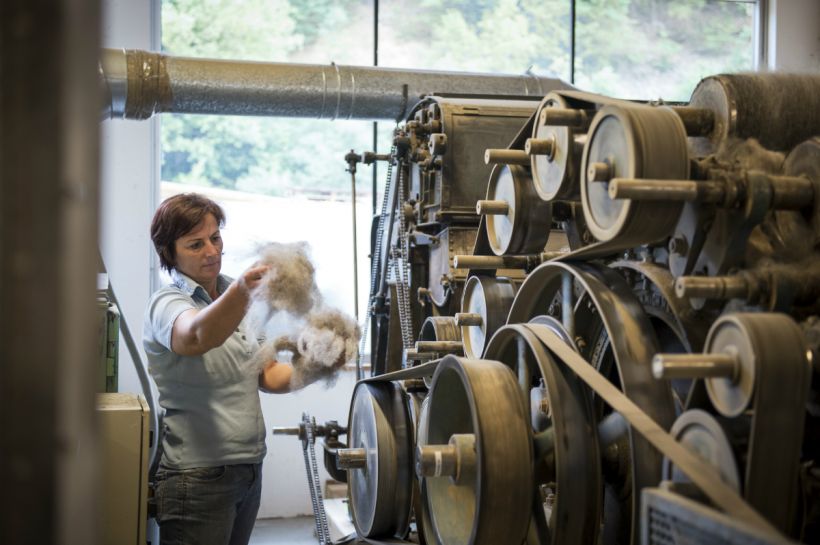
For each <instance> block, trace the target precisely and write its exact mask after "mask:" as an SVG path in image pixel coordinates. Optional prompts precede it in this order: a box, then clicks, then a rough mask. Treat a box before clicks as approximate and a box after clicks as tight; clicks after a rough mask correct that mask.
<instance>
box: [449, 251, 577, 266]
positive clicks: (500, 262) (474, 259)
mask: <svg viewBox="0 0 820 545" xmlns="http://www.w3.org/2000/svg"><path fill="white" fill-rule="evenodd" d="M565 253H566V252H541V253H540V254H532V255H503V256H494V255H456V256H453V268H454V269H526V268H528V267H533V266H536V265H539V264H541V263H543V262H545V261H549V260H550V259H555V258H556V257H561V256H562V255H564V254H565Z"/></svg>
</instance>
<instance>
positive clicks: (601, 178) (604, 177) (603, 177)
mask: <svg viewBox="0 0 820 545" xmlns="http://www.w3.org/2000/svg"><path fill="white" fill-rule="evenodd" d="M587 177H588V178H589V180H590V181H592V182H608V181H609V180H610V179H611V178H612V168H611V167H610V165H609V163H592V164H590V165H589V168H587Z"/></svg>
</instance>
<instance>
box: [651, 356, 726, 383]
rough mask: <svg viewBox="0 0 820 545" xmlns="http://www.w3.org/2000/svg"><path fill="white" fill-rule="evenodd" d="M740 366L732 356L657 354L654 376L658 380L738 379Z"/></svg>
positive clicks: (653, 363)
mask: <svg viewBox="0 0 820 545" xmlns="http://www.w3.org/2000/svg"><path fill="white" fill-rule="evenodd" d="M739 367H740V364H739V362H738V360H737V357H736V356H733V355H732V354H655V357H653V358H652V375H653V376H654V377H655V378H657V379H676V378H706V377H726V378H732V379H734V378H736V377H737V374H738V369H739Z"/></svg>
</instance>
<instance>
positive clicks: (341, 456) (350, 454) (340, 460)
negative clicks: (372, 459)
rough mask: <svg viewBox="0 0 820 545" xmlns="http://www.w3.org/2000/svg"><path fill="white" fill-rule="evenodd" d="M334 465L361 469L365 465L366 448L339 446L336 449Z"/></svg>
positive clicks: (340, 467)
mask: <svg viewBox="0 0 820 545" xmlns="http://www.w3.org/2000/svg"><path fill="white" fill-rule="evenodd" d="M336 467H338V468H339V469H361V468H363V467H367V449H363V448H340V449H339V450H337V451H336Z"/></svg>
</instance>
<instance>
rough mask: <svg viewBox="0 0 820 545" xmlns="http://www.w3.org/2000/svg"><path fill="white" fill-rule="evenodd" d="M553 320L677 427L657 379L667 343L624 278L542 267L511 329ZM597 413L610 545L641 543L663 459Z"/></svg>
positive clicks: (597, 406) (596, 402) (605, 536)
mask: <svg viewBox="0 0 820 545" xmlns="http://www.w3.org/2000/svg"><path fill="white" fill-rule="evenodd" d="M545 314H546V315H552V316H553V319H555V320H560V321H561V324H562V326H563V329H564V330H565V333H564V334H563V335H559V336H561V337H562V338H563V337H565V336H568V337H569V338H571V339H573V340H574V341H575V343H576V345H577V347H578V350H579V352H580V353H581V355H582V356H584V357H585V358H586V359H587V360H588V361H589V362H590V364H591V365H593V366H594V367H595V368H596V369H598V371H599V372H600V373H601V374H602V375H603V376H605V377H606V378H607V379H609V381H610V382H612V383H613V384H615V385H616V386H617V387H619V388H620V389H621V390H622V391H623V392H624V393H625V394H626V395H627V396H628V397H629V398H630V399H632V401H633V402H634V403H635V404H636V405H638V406H639V407H640V408H641V409H642V410H644V411H645V412H646V414H647V415H649V416H650V417H651V418H652V419H653V420H654V421H655V422H657V423H658V424H660V425H661V426H662V427H663V428H664V429H669V428H670V427H671V425H672V423H673V421H674V418H675V409H674V403H673V397H672V393H671V389H670V387H669V384H668V383H667V382H659V381H657V380H655V379H654V378H653V376H652V368H651V362H652V357H653V356H654V354H655V353H656V352H657V351H658V348H659V342H658V339H657V337H656V335H655V333H654V330H653V327H652V324H651V322H650V320H649V317H648V316H647V315H646V313H645V312H644V310H643V308H642V306H641V303H640V301H638V299H637V298H636V297H635V295H634V294H633V292H632V289H631V287H630V286H629V284H628V283H627V282H626V281H625V280H624V278H623V277H622V276H621V275H619V274H618V273H617V272H616V271H614V270H612V269H609V268H606V267H598V266H595V265H591V264H587V263H572V264H568V263H560V262H551V263H545V264H543V265H541V266H540V267H538V268H536V269H535V270H534V271H533V272H532V273H530V275H529V276H528V277H527V279H526V280H525V282H524V283H523V284H522V286H521V288H520V289H519V291H518V294H517V295H516V299H515V301H514V302H513V306H512V308H511V309H510V315H509V318H508V323H509V324H523V323H526V322H529V321H531V320H532V319H533V318H536V317H538V316H541V315H545ZM491 342H492V341H491ZM593 411H594V421H595V426H596V428H597V429H598V433H599V436H600V440H601V445H600V449H601V463H600V471H601V474H602V477H603V482H604V489H603V490H604V494H603V496H604V499H603V516H602V518H603V520H602V542H603V543H605V544H616V543H618V544H620V543H637V540H638V528H639V520H640V508H639V505H640V491H641V490H642V489H643V488H644V487H647V486H655V485H656V484H657V483H658V482H659V480H660V476H661V469H662V463H663V458H662V456H661V455H660V454H659V453H658V452H657V451H656V450H655V449H653V448H652V447H651V446H650V444H649V443H648V442H647V441H646V439H644V438H643V437H641V436H640V435H639V434H637V433H635V432H634V431H632V430H629V429H627V426H625V425H623V421H622V419H621V417H620V415H618V414H617V413H614V412H612V410H611V409H609V408H608V406H607V405H606V404H605V403H603V402H602V400H600V399H598V398H596V397H593ZM593 470H595V468H588V471H593Z"/></svg>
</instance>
